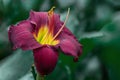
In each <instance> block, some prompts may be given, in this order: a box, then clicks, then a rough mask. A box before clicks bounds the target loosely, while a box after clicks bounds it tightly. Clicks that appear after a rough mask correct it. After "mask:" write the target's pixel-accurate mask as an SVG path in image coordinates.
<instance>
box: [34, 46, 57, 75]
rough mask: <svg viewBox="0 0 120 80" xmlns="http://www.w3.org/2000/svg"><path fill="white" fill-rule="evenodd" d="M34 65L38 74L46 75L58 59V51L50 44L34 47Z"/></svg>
mask: <svg viewBox="0 0 120 80" xmlns="http://www.w3.org/2000/svg"><path fill="white" fill-rule="evenodd" d="M33 52H34V61H35V66H36V69H37V71H38V72H39V74H41V75H47V74H49V73H51V72H52V71H53V70H54V68H55V66H56V63H57V61H58V53H57V51H56V50H54V49H53V48H51V47H50V46H42V47H41V48H38V49H34V50H33Z"/></svg>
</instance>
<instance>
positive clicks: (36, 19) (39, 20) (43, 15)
mask: <svg viewBox="0 0 120 80" xmlns="http://www.w3.org/2000/svg"><path fill="white" fill-rule="evenodd" d="M49 18H51V19H49ZM28 20H30V21H31V23H33V24H35V25H36V28H35V32H36V33H38V30H39V28H40V27H41V26H43V25H48V27H50V28H51V27H53V28H54V34H56V33H57V32H58V30H59V29H60V27H61V25H62V24H61V21H60V16H59V15H58V14H56V13H54V14H53V16H52V17H49V16H48V12H35V11H31V12H30V17H29V19H28Z"/></svg>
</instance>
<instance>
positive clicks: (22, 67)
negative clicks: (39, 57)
mask: <svg viewBox="0 0 120 80" xmlns="http://www.w3.org/2000/svg"><path fill="white" fill-rule="evenodd" d="M32 63H33V58H32V53H31V52H30V51H22V50H17V51H15V52H14V54H12V55H11V56H9V57H7V58H6V59H4V60H3V61H1V62H0V80H18V79H19V78H20V77H22V76H23V75H25V74H26V73H27V72H28V71H29V70H30V67H31V65H32Z"/></svg>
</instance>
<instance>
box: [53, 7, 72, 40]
mask: <svg viewBox="0 0 120 80" xmlns="http://www.w3.org/2000/svg"><path fill="white" fill-rule="evenodd" d="M69 13H70V8H68V12H67V15H66V19H65V22H64V24H63V25H62V27H61V28H60V29H59V31H58V32H57V33H56V34H55V36H54V37H53V40H54V39H55V38H56V37H57V36H58V35H59V34H60V32H61V31H62V30H63V28H64V26H65V24H66V22H67V20H68V17H69ZM53 40H52V41H53Z"/></svg>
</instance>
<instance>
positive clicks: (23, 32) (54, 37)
mask: <svg viewBox="0 0 120 80" xmlns="http://www.w3.org/2000/svg"><path fill="white" fill-rule="evenodd" d="M53 9H54V7H53V8H52V9H51V10H50V11H48V12H35V11H31V12H30V17H29V18H28V19H27V20H24V21H21V22H19V23H18V24H16V25H11V26H10V28H9V32H8V34H9V40H10V41H11V42H12V43H13V49H17V48H22V49H23V50H33V55H34V63H35V66H36V69H37V72H38V73H39V74H40V75H47V74H49V73H51V72H52V71H53V70H54V68H55V66H56V63H57V62H58V56H59V50H61V51H62V52H63V53H64V54H65V55H70V56H73V57H74V60H75V61H76V60H77V59H78V57H79V56H80V54H81V53H82V46H81V44H79V42H78V41H77V39H76V37H75V36H74V35H73V34H72V33H71V31H70V30H68V28H67V27H66V26H65V24H66V21H67V19H68V15H69V9H68V14H67V16H66V20H65V22H62V21H61V20H60V15H59V14H56V13H54V11H53Z"/></svg>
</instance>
